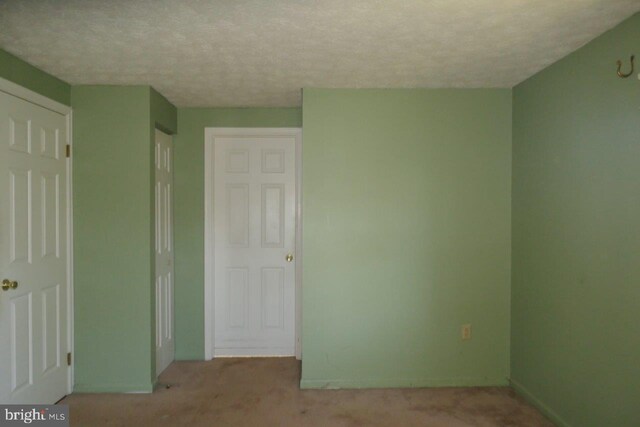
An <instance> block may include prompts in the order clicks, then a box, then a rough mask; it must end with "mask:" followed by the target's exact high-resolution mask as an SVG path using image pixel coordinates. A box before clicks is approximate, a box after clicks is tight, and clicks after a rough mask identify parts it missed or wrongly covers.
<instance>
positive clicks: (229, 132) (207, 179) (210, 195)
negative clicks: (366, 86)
mask: <svg viewBox="0 0 640 427" xmlns="http://www.w3.org/2000/svg"><path fill="white" fill-rule="evenodd" d="M221 136H232V137H242V136H249V137H251V136H274V137H275V136H287V137H294V138H295V167H296V173H295V180H296V200H295V207H296V208H295V211H296V212H295V220H296V227H295V230H296V240H295V244H296V249H295V257H296V258H295V259H296V266H295V268H296V271H295V287H294V288H295V344H296V345H295V355H296V359H301V358H302V128H299V127H291V128H255V127H253V128H224V127H206V128H205V129H204V359H205V360H211V359H213V357H214V347H215V243H214V242H215V240H214V209H213V203H214V187H215V185H214V178H215V173H214V172H215V171H214V156H215V147H214V138H216V137H221Z"/></svg>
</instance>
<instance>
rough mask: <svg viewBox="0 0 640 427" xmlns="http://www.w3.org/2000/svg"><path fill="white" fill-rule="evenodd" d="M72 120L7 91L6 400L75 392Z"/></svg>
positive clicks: (2, 389)
mask: <svg viewBox="0 0 640 427" xmlns="http://www.w3.org/2000/svg"><path fill="white" fill-rule="evenodd" d="M66 143H67V120H66V117H65V116H63V115H61V114H58V113H54V112H52V111H50V110H47V109H45V108H42V107H39V106H36V105H34V104H31V103H29V102H27V101H24V100H22V99H19V98H16V97H13V96H10V95H8V94H5V93H4V92H0V200H3V201H5V202H4V203H1V204H0V280H4V279H7V280H9V281H10V282H16V283H17V286H15V287H7V288H6V289H4V288H3V290H0V360H2V361H3V363H1V364H0V403H3V404H4V403H23V404H24V403H41V404H47V403H54V402H56V401H58V400H59V399H61V398H62V397H64V395H65V394H66V393H67V389H68V374H69V368H68V366H67V363H66V361H65V359H66V353H67V351H68V350H67V349H68V347H67V338H68V334H69V331H68V323H67V286H68V285H67V284H68V282H67V275H68V271H67V220H68V212H67V189H66V185H65V183H66V181H67V160H66V158H65V157H64V156H63V155H62V147H63V146H64V144H66Z"/></svg>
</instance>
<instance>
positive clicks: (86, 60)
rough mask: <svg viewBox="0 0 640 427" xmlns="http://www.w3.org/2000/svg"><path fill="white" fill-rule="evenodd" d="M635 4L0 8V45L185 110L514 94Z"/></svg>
mask: <svg viewBox="0 0 640 427" xmlns="http://www.w3.org/2000/svg"><path fill="white" fill-rule="evenodd" d="M639 10H640V0H208V1H207V0H100V1H97V0H0V46H1V47H3V48H4V49H5V50H7V51H9V52H11V53H14V54H16V55H17V56H19V57H21V58H23V59H25V60H26V61H28V62H30V63H32V64H34V65H36V66H38V67H39V68H41V69H43V70H45V71H48V72H50V73H51V74H54V75H55V76H58V77H60V78H61V79H63V80H66V81H67V82H69V83H71V84H149V85H152V86H154V87H155V88H156V89H158V90H159V91H160V92H161V93H162V94H164V95H165V96H166V97H167V98H168V99H169V100H170V101H172V102H173V103H175V104H176V105H177V106H297V105H300V100H301V96H300V95H301V92H300V89H301V88H303V87H353V88H356V87H375V88H384V87H407V88H412V87H512V86H514V85H515V84H517V83H519V82H521V81H522V80H524V79H526V78H527V77H529V76H531V75H532V74H534V73H536V72H537V71H539V70H540V69H542V68H544V67H545V66H547V65H549V64H551V63H553V62H554V61H556V60H558V59H560V58H562V57H563V56H565V55H566V54H568V53H570V52H572V51H573V50H575V49H576V48H578V47H580V46H582V45H583V44H585V43H586V42H588V41H589V40H591V39H593V38H595V37H596V36H598V35H599V34H601V33H603V32H604V31H606V30H607V29H609V28H612V27H613V26H615V25H616V24H617V23H619V22H620V21H622V20H624V19H625V18H627V17H629V16H631V15H632V14H633V13H635V12H637V11H639Z"/></svg>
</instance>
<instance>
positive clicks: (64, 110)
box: [0, 77, 75, 394]
mask: <svg viewBox="0 0 640 427" xmlns="http://www.w3.org/2000/svg"><path fill="white" fill-rule="evenodd" d="M0 91H2V92H5V93H8V94H9V95H12V96H15V97H17V98H20V99H23V100H25V101H28V102H31V103H32V104H35V105H39V106H40V107H43V108H46V109H48V110H51V111H54V112H56V113H59V114H62V115H63V116H66V118H67V142H66V143H67V144H68V145H69V146H73V112H72V109H71V107H69V106H67V105H64V104H61V103H59V102H57V101H54V100H53V99H51V98H47V97H46V96H43V95H40V94H39V93H37V92H34V91H32V90H30V89H27V88H25V87H23V86H20V85H18V84H16V83H13V82H11V81H9V80H6V79H3V78H2V77H0ZM72 151H73V150H72ZM72 159H73V156H71V157H68V158H67V183H66V185H67V196H68V197H67V212H68V214H69V215H68V217H67V218H68V220H67V327H68V328H69V330H68V333H67V352H68V353H71V355H72V359H71V361H72V363H71V366H69V377H68V384H67V392H68V394H71V393H72V392H73V382H74V369H73V367H74V361H75V358H74V357H73V348H74V335H73V333H74V327H73V326H74V319H73V315H74V310H73V179H72V178H73V160H72Z"/></svg>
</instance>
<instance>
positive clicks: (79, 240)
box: [71, 86, 176, 392]
mask: <svg viewBox="0 0 640 427" xmlns="http://www.w3.org/2000/svg"><path fill="white" fill-rule="evenodd" d="M71 93H72V97H71V100H72V107H73V109H74V123H73V124H74V129H73V134H74V151H73V156H74V174H73V185H74V221H75V231H74V251H75V266H74V267H75V268H74V280H75V369H76V370H75V381H76V384H75V391H77V392H86V391H88V392H99V391H116V392H121V391H150V390H151V388H152V386H153V382H154V381H155V366H154V353H153V352H154V348H155V341H154V340H155V336H154V301H155V299H154V294H153V292H154V286H153V281H154V274H153V272H154V264H153V260H154V257H153V221H154V217H153V209H152V207H153V191H152V189H153V167H152V165H153V163H152V157H153V156H152V152H153V148H152V142H153V127H154V124H155V123H156V121H159V122H160V123H161V124H162V125H163V127H164V128H165V129H169V130H171V128H172V127H174V128H175V123H176V119H175V108H173V106H171V105H170V104H169V103H168V102H167V101H166V100H164V99H163V98H162V97H159V96H158V95H154V91H153V90H152V89H151V88H149V87H148V86H74V87H73V88H72V91H71ZM172 112H173V115H174V116H173V117H172ZM174 130H175V129H174ZM150 212H151V215H150Z"/></svg>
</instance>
